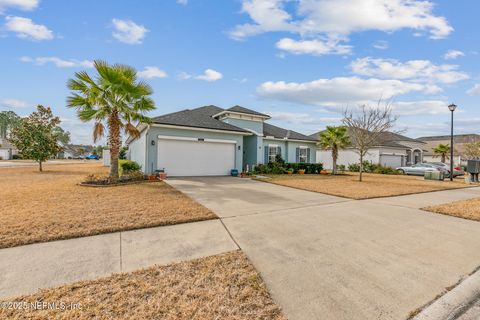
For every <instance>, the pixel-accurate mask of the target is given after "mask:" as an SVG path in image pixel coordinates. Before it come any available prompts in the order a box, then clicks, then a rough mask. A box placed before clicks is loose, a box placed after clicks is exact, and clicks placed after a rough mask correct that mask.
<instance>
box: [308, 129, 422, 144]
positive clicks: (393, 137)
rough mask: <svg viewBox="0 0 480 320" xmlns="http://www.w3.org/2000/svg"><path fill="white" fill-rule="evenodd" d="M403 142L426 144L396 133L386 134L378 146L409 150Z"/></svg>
mask: <svg viewBox="0 0 480 320" xmlns="http://www.w3.org/2000/svg"><path fill="white" fill-rule="evenodd" d="M320 132H322V131H319V132H316V133H314V134H311V135H310V137H318V135H319V134H320ZM347 134H348V135H350V130H347ZM401 141H410V142H418V143H424V142H423V141H420V140H417V139H412V138H409V137H406V136H403V135H401V134H398V133H394V132H390V131H387V132H384V133H383V134H382V135H381V136H380V137H379V141H378V146H380V147H382V146H383V147H394V148H407V147H406V146H404V145H403V144H401Z"/></svg>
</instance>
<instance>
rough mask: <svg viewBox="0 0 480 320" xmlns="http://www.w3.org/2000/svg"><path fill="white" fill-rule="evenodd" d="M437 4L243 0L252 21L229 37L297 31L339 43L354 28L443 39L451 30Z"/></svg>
mask: <svg viewBox="0 0 480 320" xmlns="http://www.w3.org/2000/svg"><path fill="white" fill-rule="evenodd" d="M287 4H288V6H287ZM286 7H288V8H289V9H290V8H291V9H290V10H287V8H286ZM433 7H434V5H433V3H432V2H430V1H413V0H368V1H366V0H297V1H295V2H291V1H289V0H243V1H242V12H243V13H246V14H248V15H249V17H250V18H251V20H252V22H250V23H246V24H242V25H237V26H236V27H235V28H234V29H233V30H232V31H231V32H230V36H231V37H232V38H233V39H237V40H241V39H245V38H247V37H249V36H253V35H257V34H260V33H264V32H290V33H296V34H298V35H299V36H300V37H301V41H300V40H299V41H300V42H303V41H314V40H315V39H316V40H319V39H330V40H332V41H337V44H339V43H340V41H343V42H345V41H348V37H349V35H350V34H352V33H354V32H362V31H368V30H376V31H383V32H394V31H398V30H401V29H412V30H414V31H415V33H418V31H422V32H429V33H430V38H434V39H438V38H445V37H446V36H448V35H449V34H450V33H451V32H452V31H453V28H452V27H451V26H450V25H449V23H448V21H447V20H446V19H445V18H444V17H441V16H437V15H435V14H434V13H433ZM312 39H313V40H312ZM307 43H308V42H307ZM310 45H312V44H310ZM340 45H342V44H340ZM316 46H317V47H318V44H317V45H316ZM312 52H313V53H315V54H318V51H317V50H313V51H312Z"/></svg>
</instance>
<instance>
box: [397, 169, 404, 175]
mask: <svg viewBox="0 0 480 320" xmlns="http://www.w3.org/2000/svg"><path fill="white" fill-rule="evenodd" d="M397 172H398V173H399V174H405V170H402V169H398V170H397Z"/></svg>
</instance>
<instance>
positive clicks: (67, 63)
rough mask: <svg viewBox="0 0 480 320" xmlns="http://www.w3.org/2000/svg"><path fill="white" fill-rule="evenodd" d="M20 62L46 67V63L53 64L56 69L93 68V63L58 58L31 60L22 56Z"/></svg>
mask: <svg viewBox="0 0 480 320" xmlns="http://www.w3.org/2000/svg"><path fill="white" fill-rule="evenodd" d="M20 61H22V62H29V63H33V64H36V65H39V66H43V65H46V64H48V63H52V64H54V65H55V66H56V67H58V68H78V67H82V68H93V61H90V60H75V59H69V60H65V59H61V58H58V57H37V58H32V57H28V56H24V57H21V58H20Z"/></svg>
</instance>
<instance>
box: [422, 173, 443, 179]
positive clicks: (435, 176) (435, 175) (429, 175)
mask: <svg viewBox="0 0 480 320" xmlns="http://www.w3.org/2000/svg"><path fill="white" fill-rule="evenodd" d="M423 178H424V179H425V180H436V181H443V180H444V179H445V175H444V174H443V172H442V171H426V172H425V175H424V176H423Z"/></svg>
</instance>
